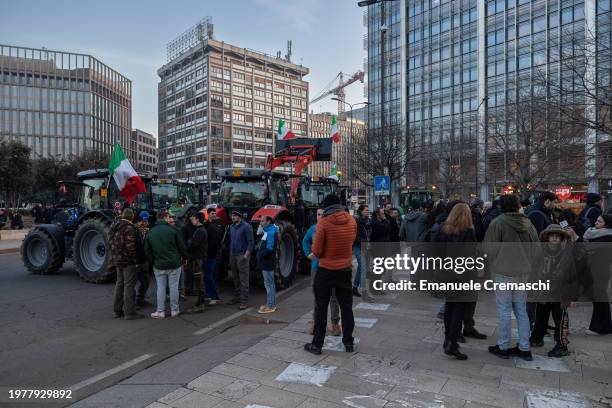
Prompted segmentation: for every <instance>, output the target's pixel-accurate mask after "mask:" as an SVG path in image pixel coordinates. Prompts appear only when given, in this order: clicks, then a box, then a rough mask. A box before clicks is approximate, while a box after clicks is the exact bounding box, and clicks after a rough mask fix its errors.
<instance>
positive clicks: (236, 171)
mask: <svg viewBox="0 0 612 408" xmlns="http://www.w3.org/2000/svg"><path fill="white" fill-rule="evenodd" d="M217 175H218V176H219V177H222V178H261V177H264V176H268V177H278V178H282V179H286V178H287V177H288V175H287V174H286V173H282V172H280V171H270V170H267V169H256V168H238V167H237V168H228V169H218V170H217Z"/></svg>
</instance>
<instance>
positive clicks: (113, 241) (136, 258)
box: [109, 207, 144, 320]
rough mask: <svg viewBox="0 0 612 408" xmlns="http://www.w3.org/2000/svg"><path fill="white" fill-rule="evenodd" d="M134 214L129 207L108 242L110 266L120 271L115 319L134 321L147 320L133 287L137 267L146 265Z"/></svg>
mask: <svg viewBox="0 0 612 408" xmlns="http://www.w3.org/2000/svg"><path fill="white" fill-rule="evenodd" d="M133 219H134V211H133V210H132V209H131V208H129V207H126V208H125V209H124V210H123V213H122V214H121V218H117V219H116V220H115V222H114V223H113V225H111V229H110V234H109V241H110V255H111V264H112V265H113V266H115V268H116V270H117V282H116V283H115V296H114V302H113V310H114V316H115V318H120V317H123V318H124V319H126V320H133V319H137V318H142V317H144V315H143V314H141V313H137V312H136V307H135V305H134V287H135V286H136V279H137V277H138V268H137V266H138V264H139V263H141V262H143V261H144V251H143V246H142V238H141V236H140V233H139V232H138V229H137V228H136V226H135V225H134V224H133V223H132V220H133Z"/></svg>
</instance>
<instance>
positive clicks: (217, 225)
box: [204, 208, 225, 305]
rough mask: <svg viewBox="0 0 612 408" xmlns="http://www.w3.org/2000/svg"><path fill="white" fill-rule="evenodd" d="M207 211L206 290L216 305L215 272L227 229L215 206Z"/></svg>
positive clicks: (209, 302) (217, 293) (217, 295)
mask: <svg viewBox="0 0 612 408" xmlns="http://www.w3.org/2000/svg"><path fill="white" fill-rule="evenodd" d="M206 212H207V213H208V222H207V223H206V224H205V225H206V231H207V232H208V257H207V259H206V267H205V268H204V290H205V292H206V299H208V304H209V305H216V304H218V303H219V292H218V291H217V283H216V282H215V272H216V271H217V260H218V259H219V257H220V256H221V243H222V241H223V233H224V232H225V229H224V228H223V224H221V221H220V220H219V218H217V210H216V209H215V208H208V209H207V210H206Z"/></svg>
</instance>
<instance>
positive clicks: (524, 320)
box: [495, 275, 530, 351]
mask: <svg viewBox="0 0 612 408" xmlns="http://www.w3.org/2000/svg"><path fill="white" fill-rule="evenodd" d="M495 282H498V283H508V282H514V279H513V278H512V277H509V276H504V275H495ZM495 302H496V303H497V320H498V322H499V327H498V332H499V333H498V335H497V345H498V346H499V348H500V349H502V350H507V349H509V348H510V341H511V336H512V334H511V333H512V311H513V310H514V315H515V316H516V323H517V326H518V333H519V343H518V346H519V350H522V351H527V350H529V348H530V344H529V334H530V333H529V332H530V325H529V316H528V315H527V293H526V292H525V291H521V290H497V291H495Z"/></svg>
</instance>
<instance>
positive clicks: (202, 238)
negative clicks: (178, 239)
mask: <svg viewBox="0 0 612 408" xmlns="http://www.w3.org/2000/svg"><path fill="white" fill-rule="evenodd" d="M187 248H188V250H189V257H190V258H191V259H199V260H206V258H207V257H208V232H207V231H206V227H205V226H204V225H198V226H197V227H195V230H194V231H193V235H192V236H191V238H190V239H189V240H188V241H187Z"/></svg>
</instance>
